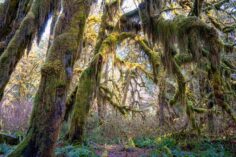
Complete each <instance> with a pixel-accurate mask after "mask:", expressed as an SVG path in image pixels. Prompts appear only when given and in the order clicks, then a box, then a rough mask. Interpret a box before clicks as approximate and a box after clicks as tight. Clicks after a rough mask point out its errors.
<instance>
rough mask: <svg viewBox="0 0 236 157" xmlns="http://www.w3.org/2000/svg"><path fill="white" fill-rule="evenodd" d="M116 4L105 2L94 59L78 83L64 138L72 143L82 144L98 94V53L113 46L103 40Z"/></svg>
mask: <svg viewBox="0 0 236 157" xmlns="http://www.w3.org/2000/svg"><path fill="white" fill-rule="evenodd" d="M117 2H118V1H114V2H112V3H107V2H106V5H105V8H104V10H103V16H102V21H101V26H100V29H99V33H98V39H97V43H96V45H95V49H94V59H93V61H92V62H91V64H89V66H88V68H86V69H85V70H84V71H83V72H82V74H81V77H80V79H79V82H78V89H77V92H76V98H75V104H74V106H73V111H72V114H71V120H70V126H69V130H68V134H67V136H66V137H67V138H68V139H69V141H71V142H72V143H79V144H81V143H82V141H83V132H84V126H85V122H86V119H87V116H88V113H89V109H90V106H91V102H92V101H93V99H94V98H95V96H96V94H97V93H98V92H99V90H98V88H99V84H100V79H101V71H102V66H103V56H102V55H101V54H99V52H100V53H102V52H103V51H104V52H105V51H107V50H108V48H109V46H110V44H113V41H112V40H110V39H111V38H108V39H107V41H106V40H105V41H106V42H104V39H105V38H106V37H107V35H106V30H107V29H106V28H107V26H108V25H107V24H108V20H110V18H111V16H115V15H113V14H109V11H114V13H117V9H118V7H117V6H118V4H117ZM113 19H114V17H113ZM109 22H111V21H109ZM115 42H116V41H115ZM105 53H106V52H105Z"/></svg>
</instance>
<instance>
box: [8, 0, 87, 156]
mask: <svg viewBox="0 0 236 157" xmlns="http://www.w3.org/2000/svg"><path fill="white" fill-rule="evenodd" d="M34 2H38V1H34ZM90 6H91V1H90V0H86V1H84V0H77V1H74V0H63V1H62V7H63V13H62V14H61V15H60V16H59V19H58V21H57V25H56V28H55V29H54V41H53V43H52V45H51V47H50V49H49V51H48V55H47V58H46V61H45V64H44V65H43V67H42V70H41V82H40V86H39V89H38V92H37V94H36V98H35V101H34V109H33V113H32V116H31V122H30V127H29V130H28V133H27V135H26V138H25V139H24V140H23V142H22V143H21V144H19V145H18V147H17V148H16V150H15V151H13V152H12V153H11V154H10V155H9V157H19V156H23V157H52V156H54V155H53V154H54V148H55V145H56V141H57V138H58V134H59V130H60V126H61V123H62V120H63V118H64V113H65V101H66V95H67V90H68V86H69V84H70V82H71V77H72V73H71V72H72V69H73V65H74V62H75V60H76V59H77V56H78V51H77V50H78V47H79V45H80V43H81V40H82V39H83V32H84V27H85V22H86V19H87V17H88V14H89V10H90V9H89V8H90ZM40 9H44V8H40Z"/></svg>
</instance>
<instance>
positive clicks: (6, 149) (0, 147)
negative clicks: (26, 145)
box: [0, 143, 13, 155]
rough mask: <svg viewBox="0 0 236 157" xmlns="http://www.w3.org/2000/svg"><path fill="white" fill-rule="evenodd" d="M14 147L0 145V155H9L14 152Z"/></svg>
mask: <svg viewBox="0 0 236 157" xmlns="http://www.w3.org/2000/svg"><path fill="white" fill-rule="evenodd" d="M12 149H13V148H12V147H11V146H9V145H7V144H5V143H4V144H0V154H3V155H7V154H8V153H10V152H11V151H12Z"/></svg>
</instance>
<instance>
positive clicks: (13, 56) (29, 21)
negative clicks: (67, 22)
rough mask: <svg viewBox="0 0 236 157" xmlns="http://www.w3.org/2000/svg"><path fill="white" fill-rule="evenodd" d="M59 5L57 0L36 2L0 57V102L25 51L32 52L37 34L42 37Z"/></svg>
mask: <svg viewBox="0 0 236 157" xmlns="http://www.w3.org/2000/svg"><path fill="white" fill-rule="evenodd" d="M57 3H58V1H57V0H38V1H34V2H33V4H32V6H31V8H30V10H29V12H28V13H27V15H26V17H25V18H24V19H23V21H22V22H21V24H20V26H19V28H18V29H17V31H16V32H15V33H14V36H13V37H12V38H11V40H10V41H9V44H8V45H7V47H6V48H5V49H4V52H3V53H2V55H1V57H0V100H1V99H2V96H3V92H4V89H5V86H6V84H7V83H8V81H9V79H10V76H11V74H12V72H13V71H14V69H15V67H16V65H17V63H18V61H19V60H20V59H21V57H22V56H23V54H24V51H25V49H26V48H28V50H30V48H31V45H32V41H33V39H34V37H35V35H36V33H37V34H38V36H40V34H41V33H40V32H41V31H42V30H44V27H45V23H46V22H47V20H48V17H49V14H50V13H52V12H53V11H54V10H55V9H56V8H55V7H54V6H57V5H56V4H57ZM23 8H24V7H23ZM20 10H21V9H20ZM13 32H14V31H13ZM10 36H11V35H10ZM7 43H8V41H7Z"/></svg>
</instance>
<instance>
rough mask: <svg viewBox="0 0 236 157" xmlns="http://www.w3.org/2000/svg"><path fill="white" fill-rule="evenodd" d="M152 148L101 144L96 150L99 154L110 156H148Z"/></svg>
mask: <svg viewBox="0 0 236 157" xmlns="http://www.w3.org/2000/svg"><path fill="white" fill-rule="evenodd" d="M151 151H152V149H151V148H137V147H134V148H125V146H123V145H118V144H117V145H100V146H99V148H97V149H96V150H95V153H96V154H97V155H98V156H108V157H138V156H140V155H141V156H142V157H147V156H148V155H149V154H150V152H151Z"/></svg>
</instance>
